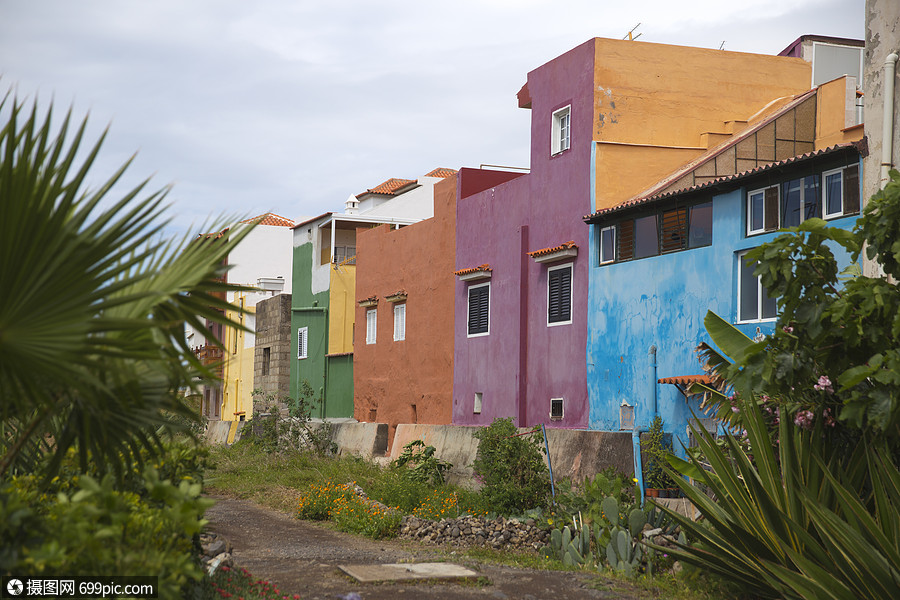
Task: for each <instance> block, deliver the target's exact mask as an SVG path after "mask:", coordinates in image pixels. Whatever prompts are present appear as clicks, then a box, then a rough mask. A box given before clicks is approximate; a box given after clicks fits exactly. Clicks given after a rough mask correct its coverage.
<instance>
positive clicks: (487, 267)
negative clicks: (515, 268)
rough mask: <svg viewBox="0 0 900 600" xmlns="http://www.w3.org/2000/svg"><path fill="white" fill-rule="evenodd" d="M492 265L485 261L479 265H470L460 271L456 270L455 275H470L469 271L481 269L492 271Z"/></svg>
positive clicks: (473, 271) (475, 271)
mask: <svg viewBox="0 0 900 600" xmlns="http://www.w3.org/2000/svg"><path fill="white" fill-rule="evenodd" d="M490 270H491V265H489V264H487V263H485V264H483V265H478V266H477V267H470V268H468V269H460V270H459V271H454V272H453V274H454V275H457V276H459V275H468V274H469V273H477V272H479V271H490Z"/></svg>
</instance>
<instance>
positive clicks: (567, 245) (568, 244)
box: [528, 240, 578, 258]
mask: <svg viewBox="0 0 900 600" xmlns="http://www.w3.org/2000/svg"><path fill="white" fill-rule="evenodd" d="M577 247H578V246H577V245H575V242H574V241H572V240H569V241H568V242H566V243H565V244H560V245H559V246H553V247H552V248H541V249H540V250H533V251H532V252H529V253H528V256H531V257H532V258H533V257H535V256H544V255H545V254H553V253H554V252H559V251H560V250H569V249H570V248H577Z"/></svg>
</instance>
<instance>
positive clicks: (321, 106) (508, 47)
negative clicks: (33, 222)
mask: <svg viewBox="0 0 900 600" xmlns="http://www.w3.org/2000/svg"><path fill="white" fill-rule="evenodd" d="M863 6H864V2H863V0H852V1H849V2H848V1H846V0H795V1H794V2H791V3H787V2H783V0H745V1H743V2H741V3H732V2H721V1H720V0H695V1H692V2H680V3H675V2H670V1H668V0H667V1H665V2H663V1H661V0H653V1H649V2H646V1H645V2H639V3H630V4H629V3H611V2H604V1H602V0H577V1H552V0H515V1H513V0H478V1H477V2H476V1H475V0H458V1H457V2H454V3H451V4H444V5H438V4H435V3H429V2H421V1H418V2H412V1H409V0H391V1H386V2H379V3H372V2H363V1H362V0H336V1H334V2H329V3H325V2H296V1H292V0H265V1H255V2H245V1H241V0H192V1H191V2H184V1H182V0H157V1H154V2H138V1H123V0H82V1H79V2H77V3H76V2H71V1H69V0H42V1H41V2H34V1H32V0H3V1H2V2H0V56H2V57H3V62H2V66H0V72H2V73H3V78H2V84H3V85H5V86H8V85H11V84H13V83H17V84H18V87H19V92H20V94H23V95H30V96H33V95H35V94H36V93H40V96H41V98H42V99H44V100H48V99H49V98H50V97H51V95H52V96H53V97H54V98H55V100H56V102H57V103H58V104H61V105H62V106H66V105H68V104H70V103H73V104H74V107H75V113H76V115H78V114H83V113H84V112H85V111H87V110H90V111H91V118H92V123H93V126H92V132H95V133H96V132H98V131H99V130H100V128H102V127H103V126H105V125H106V124H107V123H109V122H111V130H110V135H109V138H108V142H107V144H106V152H105V153H104V155H103V157H102V159H101V162H100V163H99V165H98V166H99V167H102V168H104V169H107V171H106V172H108V171H110V170H112V169H113V168H114V166H115V165H117V164H118V163H119V162H121V161H122V160H124V159H125V158H126V157H128V156H130V154H131V153H133V152H134V151H136V150H140V154H139V156H138V158H137V160H136V161H135V164H134V167H133V169H132V171H133V175H132V176H131V178H130V179H129V180H128V182H129V183H130V182H136V181H138V180H140V179H143V178H144V177H146V176H147V175H148V174H152V173H155V174H156V176H155V178H154V184H153V186H151V187H156V188H158V187H161V186H162V185H164V184H166V183H169V182H174V183H175V184H176V186H175V189H174V191H173V192H172V194H171V196H170V198H172V199H173V201H174V210H175V213H176V214H177V215H178V219H177V221H178V222H179V223H183V222H185V221H188V222H199V221H203V220H204V219H202V218H200V217H203V216H205V215H208V214H216V213H219V212H228V213H232V214H235V213H240V214H249V213H253V214H258V213H259V212H262V211H263V210H268V209H272V210H274V211H275V212H278V213H279V214H283V215H285V216H289V217H298V216H301V215H314V214H319V213H321V212H324V211H326V210H333V209H337V210H339V209H340V208H341V207H342V206H343V201H344V199H345V198H346V197H347V196H348V195H349V194H351V193H358V192H360V191H362V190H364V189H366V188H369V187H372V186H374V185H376V184H378V183H380V182H381V181H383V180H385V179H387V178H389V177H408V178H413V177H416V176H419V175H422V174H424V173H425V172H427V171H428V170H430V169H432V168H434V167H437V166H445V167H453V168H457V167H460V166H477V165H478V164H480V163H492V164H507V165H516V166H524V165H526V164H527V161H528V153H529V150H528V144H529V117H530V116H529V113H528V111H524V110H521V109H519V108H517V106H516V98H515V94H516V92H517V91H518V90H519V88H520V87H521V85H522V84H523V83H524V82H525V79H526V76H527V73H528V71H530V70H532V69H534V68H536V67H538V66H540V65H541V64H542V63H544V62H547V61H548V60H551V59H552V58H554V57H555V56H557V55H559V54H561V53H563V52H565V51H567V50H569V49H570V48H573V47H574V46H576V45H578V44H580V43H582V42H584V41H586V40H588V39H590V38H591V37H594V36H601V37H614V38H621V37H623V36H624V35H625V34H626V33H627V32H628V30H629V29H631V28H632V27H634V26H635V25H636V24H637V23H638V22H640V23H641V25H640V27H639V28H638V29H637V32H638V33H641V38H640V40H641V41H647V42H662V43H675V44H682V45H695V46H701V47H710V48H716V47H718V46H719V45H720V44H721V43H722V42H723V41H724V42H725V47H726V49H728V50H736V51H746V52H764V53H776V52H778V51H779V50H781V49H782V48H784V47H785V46H787V45H788V44H789V43H790V42H792V41H793V40H794V39H796V38H797V37H799V36H800V35H802V34H807V33H819V34H825V35H837V36H844V37H862V35H863ZM104 174H105V173H104Z"/></svg>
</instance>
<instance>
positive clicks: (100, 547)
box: [0, 467, 212, 598]
mask: <svg viewBox="0 0 900 600" xmlns="http://www.w3.org/2000/svg"><path fill="white" fill-rule="evenodd" d="M143 481H144V488H145V489H144V492H145V494H144V496H141V495H139V494H137V493H134V492H130V491H119V490H117V489H116V488H115V482H114V479H113V478H112V476H110V475H107V476H105V477H104V478H103V479H102V480H100V481H98V480H96V479H94V478H92V477H90V476H88V475H80V476H79V475H76V476H75V477H73V480H72V482H71V485H70V486H63V487H69V488H70V489H71V491H69V492H59V493H58V494H56V495H52V494H46V493H43V492H41V491H40V489H39V488H38V485H37V484H38V481H37V479H36V478H35V477H33V476H21V477H16V478H13V479H12V481H11V483H8V484H4V485H3V486H2V488H0V537H2V539H3V540H4V544H3V548H4V549H3V551H2V552H0V572H3V573H8V574H12V573H15V574H17V575H20V574H21V575H28V576H56V575H96V574H98V573H100V574H103V573H106V574H109V573H114V574H116V575H147V574H148V573H152V574H158V575H159V594H160V595H159V597H160V598H180V597H181V595H182V591H183V589H184V588H185V586H187V585H188V584H190V583H191V582H196V581H197V580H199V579H200V578H201V577H202V574H203V571H202V569H201V568H200V565H199V563H198V557H197V554H196V553H195V549H194V545H193V536H194V535H195V534H198V533H199V532H200V529H201V528H202V526H203V525H204V524H205V521H204V520H202V518H201V517H202V515H203V512H204V511H205V510H206V508H207V507H208V506H209V505H210V504H212V501H210V500H207V499H204V498H201V496H200V492H201V490H200V484H199V483H191V482H190V481H187V480H182V481H181V482H180V483H178V484H175V483H173V482H171V481H169V480H160V479H159V475H158V473H157V471H156V470H155V469H154V468H152V467H147V468H146V469H145V471H144V477H143ZM76 490H77V491H76Z"/></svg>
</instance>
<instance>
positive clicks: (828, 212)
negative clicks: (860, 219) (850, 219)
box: [822, 165, 859, 219]
mask: <svg viewBox="0 0 900 600" xmlns="http://www.w3.org/2000/svg"><path fill="white" fill-rule="evenodd" d="M822 204H823V205H824V206H825V218H826V219H834V218H836V217H843V216H844V215H851V214H855V213H858V212H859V166H858V165H850V166H848V167H843V168H840V169H834V170H832V171H825V172H824V173H822Z"/></svg>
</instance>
